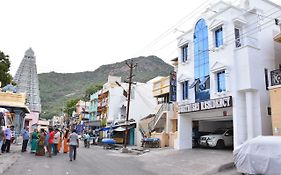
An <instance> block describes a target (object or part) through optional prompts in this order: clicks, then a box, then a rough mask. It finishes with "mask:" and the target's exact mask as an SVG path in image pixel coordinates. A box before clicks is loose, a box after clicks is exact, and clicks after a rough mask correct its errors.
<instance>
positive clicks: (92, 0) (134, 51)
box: [0, 0, 281, 76]
mask: <svg viewBox="0 0 281 175" xmlns="http://www.w3.org/2000/svg"><path fill="white" fill-rule="evenodd" d="M273 1H277V2H280V1H281V0H273ZM210 2H214V1H212V0H196V1H194V0H102V1H97V0H24V1H23V0H9V1H4V0H0V7H1V10H0V21H1V27H0V50H1V51H3V52H4V53H5V54H7V55H9V56H10V61H11V67H10V73H11V74H12V75H13V76H14V75H15V73H16V70H17V69H18V66H19V64H20V62H21V60H22V58H23V57H24V53H25V51H26V50H27V49H28V48H30V47H31V48H32V49H33V50H34V52H35V56H36V64H37V72H38V73H44V72H51V71H55V72H60V73H73V72H83V71H94V70H95V69H97V68H98V67H99V66H101V65H104V64H112V63H115V62H121V61H124V60H126V59H130V58H133V57H138V56H148V55H156V56H158V57H160V58H161V59H163V60H164V61H165V62H167V63H171V62H170V60H172V59H173V58H175V57H177V42H176V38H177V37H178V36H179V35H180V34H182V31H187V30H189V29H190V28H191V27H192V25H193V23H194V21H195V20H196V15H198V14H200V13H199V12H200V11H203V10H205V9H206V8H207V7H208V6H209V3H210Z"/></svg>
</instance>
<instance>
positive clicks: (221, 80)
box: [217, 71, 225, 92]
mask: <svg viewBox="0 0 281 175" xmlns="http://www.w3.org/2000/svg"><path fill="white" fill-rule="evenodd" d="M217 86H218V92H223V91H225V71H221V72H219V73H218V74H217Z"/></svg>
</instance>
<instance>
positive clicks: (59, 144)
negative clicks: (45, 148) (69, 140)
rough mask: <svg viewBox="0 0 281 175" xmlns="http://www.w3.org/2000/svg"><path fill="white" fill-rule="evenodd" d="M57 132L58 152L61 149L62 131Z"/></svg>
mask: <svg viewBox="0 0 281 175" xmlns="http://www.w3.org/2000/svg"><path fill="white" fill-rule="evenodd" d="M58 132H60V137H59V143H58V152H60V149H61V147H62V131H61V130H59V131H58Z"/></svg>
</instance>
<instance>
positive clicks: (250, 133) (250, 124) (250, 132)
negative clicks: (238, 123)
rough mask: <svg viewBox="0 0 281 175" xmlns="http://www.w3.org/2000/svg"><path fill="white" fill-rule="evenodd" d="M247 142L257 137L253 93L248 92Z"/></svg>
mask: <svg viewBox="0 0 281 175" xmlns="http://www.w3.org/2000/svg"><path fill="white" fill-rule="evenodd" d="M245 95H246V114H247V140H249V139H252V138H254V137H255V126H254V123H255V121H254V110H253V109H254V106H253V103H254V102H253V97H254V96H253V92H246V93H245Z"/></svg>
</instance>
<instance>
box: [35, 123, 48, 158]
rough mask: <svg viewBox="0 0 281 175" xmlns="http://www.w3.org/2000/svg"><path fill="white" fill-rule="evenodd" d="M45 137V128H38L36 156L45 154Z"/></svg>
mask: <svg viewBox="0 0 281 175" xmlns="http://www.w3.org/2000/svg"><path fill="white" fill-rule="evenodd" d="M45 139H46V135H45V130H44V129H43V128H42V129H41V130H40V133H39V138H38V142H37V149H36V153H35V155H36V156H44V155H45V148H44V146H45Z"/></svg>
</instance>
